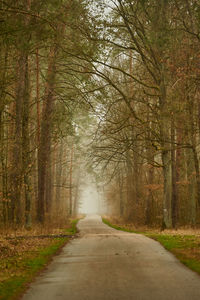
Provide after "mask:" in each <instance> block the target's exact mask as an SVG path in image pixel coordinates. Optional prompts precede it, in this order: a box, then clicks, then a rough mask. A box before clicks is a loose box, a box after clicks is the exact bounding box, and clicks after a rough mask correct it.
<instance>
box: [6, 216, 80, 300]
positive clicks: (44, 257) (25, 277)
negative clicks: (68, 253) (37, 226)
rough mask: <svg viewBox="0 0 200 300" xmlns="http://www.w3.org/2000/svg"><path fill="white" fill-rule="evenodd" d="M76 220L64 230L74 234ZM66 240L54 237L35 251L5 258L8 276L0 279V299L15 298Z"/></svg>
mask: <svg viewBox="0 0 200 300" xmlns="http://www.w3.org/2000/svg"><path fill="white" fill-rule="evenodd" d="M77 222H78V219H76V220H72V222H71V226H70V227H69V228H67V229H66V231H65V232H67V233H71V234H75V233H76V232H77V229H76V224H77ZM68 240H69V238H54V239H53V240H52V243H51V245H48V246H45V247H43V248H38V249H37V250H35V251H33V250H32V251H25V252H24V254H23V257H22V256H18V255H16V256H13V257H11V258H9V259H5V261H6V265H7V267H8V268H10V274H9V278H7V279H6V280H4V281H0V300H11V299H17V298H18V297H19V296H20V295H21V294H22V293H23V291H24V290H25V289H26V287H27V285H28V283H30V282H31V281H32V280H33V278H34V277H35V276H36V275H37V274H38V273H39V271H41V270H42V269H43V268H44V267H45V266H46V265H47V264H48V263H49V262H50V260H51V258H52V256H53V255H54V254H56V253H57V251H58V250H59V249H60V248H61V247H62V246H63V245H65V244H66V242H67V241H68ZM8 272H9V270H8Z"/></svg>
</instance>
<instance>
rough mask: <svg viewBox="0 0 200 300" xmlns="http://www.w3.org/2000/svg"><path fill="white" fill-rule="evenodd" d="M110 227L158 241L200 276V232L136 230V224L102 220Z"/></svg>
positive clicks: (191, 230) (189, 230) (190, 230)
mask: <svg viewBox="0 0 200 300" xmlns="http://www.w3.org/2000/svg"><path fill="white" fill-rule="evenodd" d="M102 220H103V222H104V223H105V224H107V225H108V226H110V227H112V228H115V229H117V230H122V231H126V232H132V233H140V234H144V235H145V236H147V237H149V238H152V239H154V240H156V241H158V242H159V243H160V244H161V245H163V246H164V247H165V249H167V250H168V251H170V252H171V253H173V254H174V255H175V256H176V257H177V258H178V259H179V260H180V261H181V262H182V263H183V264H184V265H186V266H187V267H188V268H190V269H191V270H193V271H195V272H197V273H198V274H200V230H193V229H187V230H186V229H184V230H181V229H180V230H176V231H175V230H164V231H159V230H156V229H147V228H141V229H139V228H135V226H134V224H125V223H121V222H120V223H119V222H117V221H116V219H112V218H109V219H108V218H102Z"/></svg>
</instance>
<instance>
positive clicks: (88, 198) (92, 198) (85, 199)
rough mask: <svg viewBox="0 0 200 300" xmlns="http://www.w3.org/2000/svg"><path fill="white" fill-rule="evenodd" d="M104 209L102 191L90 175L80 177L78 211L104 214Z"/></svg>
mask: <svg viewBox="0 0 200 300" xmlns="http://www.w3.org/2000/svg"><path fill="white" fill-rule="evenodd" d="M105 210H106V206H105V202H104V197H103V191H102V188H101V187H97V185H96V183H95V181H94V180H93V179H92V177H91V176H90V175H88V176H87V177H86V178H84V179H82V183H81V189H80V194H79V213H83V214H100V215H101V214H104V213H105Z"/></svg>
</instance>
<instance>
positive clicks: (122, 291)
mask: <svg viewBox="0 0 200 300" xmlns="http://www.w3.org/2000/svg"><path fill="white" fill-rule="evenodd" d="M78 227H79V230H80V236H79V237H78V238H76V239H74V240H72V241H71V242H70V243H68V244H67V245H66V246H65V247H64V248H63V250H62V252H61V254H59V255H58V256H55V258H54V259H53V261H52V263H51V264H50V265H49V267H48V268H47V270H46V271H44V272H43V273H42V275H40V276H39V277H38V278H37V279H36V281H35V282H34V283H33V284H32V285H31V287H30V288H29V290H28V291H27V293H26V294H25V295H24V296H23V298H22V299H23V300H33V299H34V300H56V299H60V300H131V299H134V300H199V299H200V276H198V275H197V274H195V273H194V272H192V271H190V270H189V269H187V268H186V267H185V266H183V265H182V264H181V263H180V262H179V261H178V260H177V259H176V258H175V257H174V256H173V255H172V254H170V253H169V252H167V251H166V250H165V249H164V248H163V247H162V246H161V245H160V244H159V243H158V242H156V241H153V240H151V239H149V238H147V237H144V236H142V235H139V234H133V233H125V232H122V231H117V230H115V229H112V228H110V227H108V226H107V225H105V224H103V223H102V221H101V218H100V217H99V216H87V217H86V218H85V219H83V220H81V221H80V222H79V225H78Z"/></svg>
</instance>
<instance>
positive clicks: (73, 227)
mask: <svg viewBox="0 0 200 300" xmlns="http://www.w3.org/2000/svg"><path fill="white" fill-rule="evenodd" d="M79 220H80V219H74V220H72V221H71V224H70V225H71V226H70V227H69V228H66V229H65V230H64V232H65V233H69V234H72V235H73V234H76V233H77V227H76V225H77V223H78V221H79Z"/></svg>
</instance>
